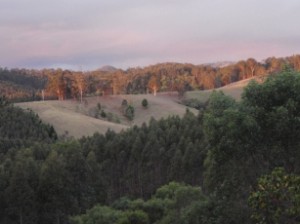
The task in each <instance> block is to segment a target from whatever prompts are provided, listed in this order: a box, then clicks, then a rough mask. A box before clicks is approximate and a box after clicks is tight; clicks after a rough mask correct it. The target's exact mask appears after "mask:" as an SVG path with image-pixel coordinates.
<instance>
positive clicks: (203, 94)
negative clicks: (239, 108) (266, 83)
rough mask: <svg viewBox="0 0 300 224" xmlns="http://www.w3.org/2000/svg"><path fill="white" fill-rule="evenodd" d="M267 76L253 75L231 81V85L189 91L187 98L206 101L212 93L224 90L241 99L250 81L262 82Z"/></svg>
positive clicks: (229, 94) (225, 92)
mask: <svg viewBox="0 0 300 224" xmlns="http://www.w3.org/2000/svg"><path fill="white" fill-rule="evenodd" d="M266 78H267V76H259V77H253V78H249V79H245V80H241V81H238V82H235V83H231V84H229V85H226V86H223V87H220V88H216V89H210V90H204V91H197V90H196V91H188V92H186V93H185V99H198V100H200V101H202V102H205V101H207V100H208V98H209V96H210V94H211V93H212V92H213V91H214V90H216V91H222V92H224V94H226V95H228V96H231V97H232V98H234V99H235V100H240V99H241V96H242V93H243V90H244V88H245V87H246V86H247V85H248V84H249V82H250V81H252V80H256V81H257V82H262V81H263V80H265V79H266Z"/></svg>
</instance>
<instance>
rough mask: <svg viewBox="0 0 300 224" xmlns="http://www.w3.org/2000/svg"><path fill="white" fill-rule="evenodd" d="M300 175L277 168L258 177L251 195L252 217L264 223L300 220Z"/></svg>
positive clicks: (295, 221) (296, 221)
mask: <svg viewBox="0 0 300 224" xmlns="http://www.w3.org/2000/svg"><path fill="white" fill-rule="evenodd" d="M299 186H300V176H299V175H294V174H287V173H286V172H285V171H284V169H283V168H275V169H274V170H273V171H272V173H271V174H269V175H264V176H262V177H260V178H259V179H258V183H257V186H256V190H255V191H253V192H252V193H251V194H250V196H249V199H248V201H249V205H250V207H251V208H252V211H253V213H252V219H253V220H254V221H256V222H258V223H262V224H273V223H276V224H285V223H299V222H300V216H299V214H300V188H299Z"/></svg>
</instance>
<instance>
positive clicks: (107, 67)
mask: <svg viewBox="0 0 300 224" xmlns="http://www.w3.org/2000/svg"><path fill="white" fill-rule="evenodd" d="M98 70H99V71H102V72H115V71H117V70H118V69H117V68H115V67H113V66H111V65H104V66H102V67H101V68H99V69H98Z"/></svg>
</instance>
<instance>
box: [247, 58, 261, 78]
mask: <svg viewBox="0 0 300 224" xmlns="http://www.w3.org/2000/svg"><path fill="white" fill-rule="evenodd" d="M246 64H247V68H248V70H249V71H250V74H251V77H253V76H254V75H255V71H256V68H257V67H258V63H257V61H256V60H255V59H253V58H249V59H248V60H247V61H246Z"/></svg>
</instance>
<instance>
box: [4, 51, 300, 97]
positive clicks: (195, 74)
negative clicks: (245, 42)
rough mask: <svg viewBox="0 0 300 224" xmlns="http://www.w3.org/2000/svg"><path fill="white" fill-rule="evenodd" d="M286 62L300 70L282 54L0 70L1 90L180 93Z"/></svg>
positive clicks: (298, 58) (297, 61)
mask: <svg viewBox="0 0 300 224" xmlns="http://www.w3.org/2000/svg"><path fill="white" fill-rule="evenodd" d="M285 64H289V65H290V66H291V67H292V68H293V69H294V70H296V71H300V55H294V56H291V57H286V58H274V57H271V58H267V59H266V60H264V61H263V62H258V61H256V60H255V59H253V58H249V59H247V60H241V61H238V62H237V63H231V64H228V65H226V66H222V67H220V66H218V65H214V64H211V65H192V64H180V63H161V64H156V65H152V66H148V67H144V68H139V67H138V68H129V69H127V70H121V69H116V70H112V71H105V70H95V71H86V72H81V71H70V70H62V69H43V70H26V69H11V70H8V69H3V68H0V87H1V88H0V94H5V95H6V96H7V97H8V98H9V99H13V100H14V101H24V100H27V101H32V100H41V99H43V98H45V99H59V100H64V99H76V100H78V101H79V102H81V103H82V102H83V97H84V96H91V95H102V96H106V95H111V94H138V93H149V92H150V93H152V94H154V95H156V94H157V93H158V92H166V91H177V92H178V95H179V97H181V96H183V95H184V93H185V92H186V91H189V90H195V89H197V90H204V89H212V88H218V87H221V86H224V85H227V84H230V83H232V82H236V81H239V80H243V79H247V78H252V77H255V76H263V75H266V74H275V73H278V72H279V71H281V69H282V67H283V66H284V65H285Z"/></svg>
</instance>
